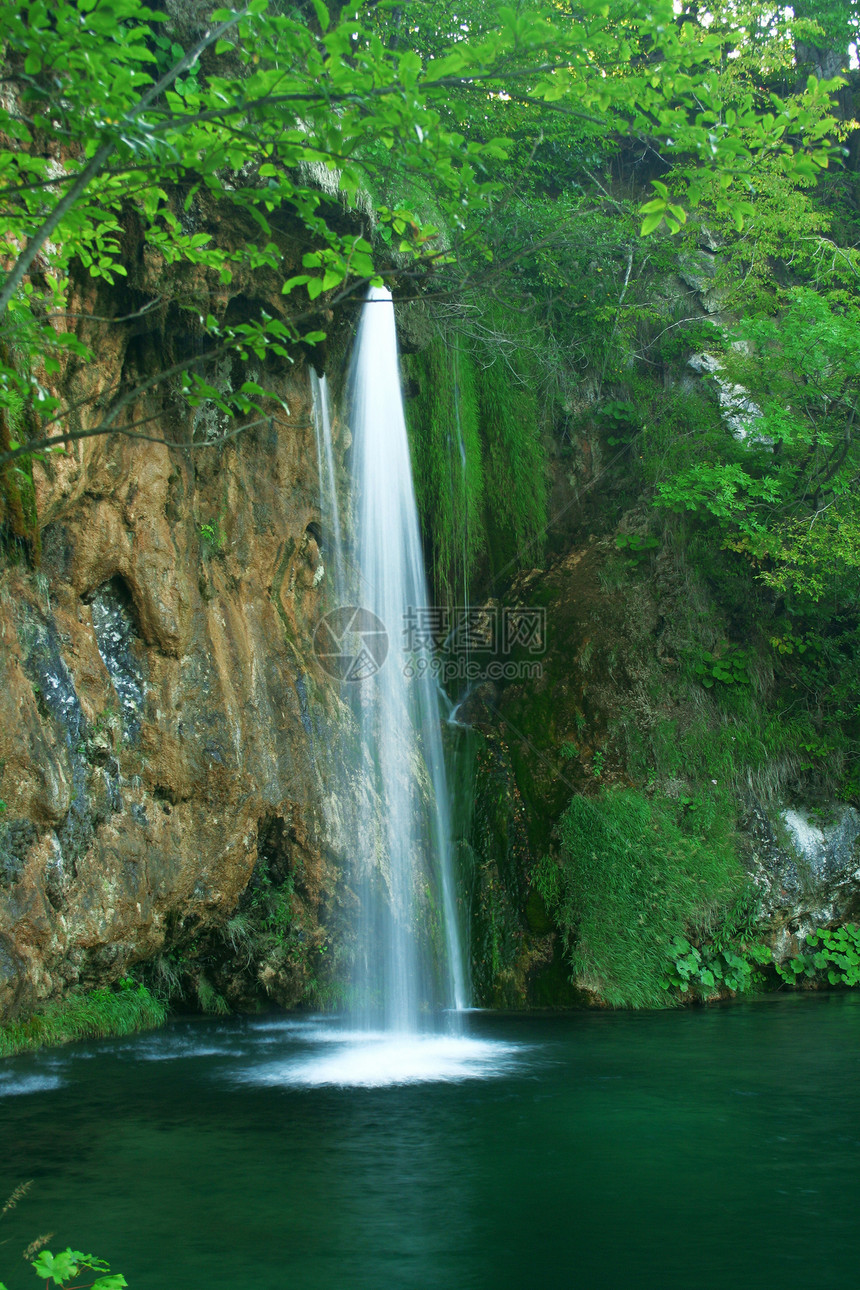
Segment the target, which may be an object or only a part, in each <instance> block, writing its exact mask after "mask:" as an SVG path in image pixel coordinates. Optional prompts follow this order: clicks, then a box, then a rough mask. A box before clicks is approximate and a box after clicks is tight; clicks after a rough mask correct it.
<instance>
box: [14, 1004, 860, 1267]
mask: <svg viewBox="0 0 860 1290" xmlns="http://www.w3.org/2000/svg"><path fill="white" fill-rule="evenodd" d="M347 1039H348V1037H347V1036H345V1035H344V1034H343V1033H341V1032H338V1031H337V1030H336V1029H335V1028H334V1026H333V1023H332V1022H331V1021H330V1020H323V1019H321V1020H319V1021H314V1020H312V1019H311V1020H308V1019H303V1020H296V1019H294V1018H278V1017H271V1016H270V1017H267V1018H258V1019H247V1018H244V1019H243V1018H240V1019H235V1020H234V1019H228V1020H226V1021H225V1020H220V1019H219V1020H196V1019H194V1020H187V1021H179V1022H176V1023H174V1024H172V1025H170V1026H169V1027H168V1028H166V1029H165V1030H163V1031H160V1032H157V1033H155V1034H149V1035H144V1036H141V1037H138V1038H136V1039H132V1040H129V1039H126V1040H113V1041H100V1042H95V1043H83V1044H78V1045H73V1046H71V1047H69V1048H67V1049H62V1050H54V1051H53V1052H51V1053H43V1054H39V1055H36V1056H30V1057H21V1058H14V1059H11V1060H8V1061H6V1062H5V1063H3V1064H2V1065H0V1147H2V1153H0V1160H2V1166H0V1189H2V1187H5V1189H6V1190H5V1191H4V1193H3V1195H4V1196H5V1195H7V1194H8V1193H9V1192H11V1190H12V1188H13V1187H14V1186H15V1185H16V1184H17V1183H19V1182H21V1181H23V1180H25V1179H28V1178H32V1179H34V1186H33V1188H32V1190H31V1191H30V1193H29V1195H28V1196H26V1197H25V1199H24V1200H22V1201H21V1203H20V1204H19V1205H18V1207H17V1208H16V1209H15V1210H14V1211H12V1212H11V1213H10V1214H7V1215H6V1217H5V1218H4V1219H3V1221H2V1230H0V1240H2V1241H3V1242H4V1243H3V1244H2V1245H0V1280H3V1281H5V1282H6V1284H7V1285H8V1286H9V1290H19V1288H20V1287H29V1288H30V1290H34V1287H35V1286H36V1278H35V1277H34V1276H33V1274H32V1272H31V1271H30V1270H29V1269H27V1268H26V1267H25V1265H24V1264H23V1263H22V1262H21V1261H20V1258H19V1252H20V1250H21V1249H22V1248H23V1247H24V1246H25V1245H26V1244H27V1243H28V1242H29V1241H30V1240H32V1238H33V1237H34V1236H36V1235H37V1234H39V1233H42V1232H49V1231H53V1232H54V1233H55V1234H56V1235H55V1237H54V1239H53V1240H52V1242H51V1248H53V1249H54V1250H55V1251H56V1250H57V1249H59V1248H64V1247H65V1246H66V1245H69V1244H71V1245H72V1246H74V1247H76V1248H78V1249H83V1250H92V1251H93V1252H94V1253H95V1254H99V1255H101V1256H102V1257H104V1258H106V1259H107V1260H108V1261H109V1262H110V1264H111V1267H112V1268H113V1269H114V1270H115V1271H121V1272H123V1273H124V1274H125V1276H126V1277H127V1279H128V1282H129V1285H130V1287H131V1290H227V1287H230V1290H413V1288H414V1290H472V1288H474V1290H538V1288H540V1290H543V1288H544V1287H548V1288H550V1290H554V1288H555V1287H558V1288H559V1290H562V1288H564V1290H604V1288H605V1290H640V1288H641V1290H771V1288H772V1290H777V1288H778V1290H795V1287H796V1288H797V1290H800V1287H804V1288H806V1287H809V1286H813V1287H815V1290H830V1288H831V1287H832V1288H833V1290H836V1287H839V1290H845V1288H846V1287H853V1286H856V1285H857V1284H858V1281H857V1267H858V1256H860V1237H858V1228H860V1149H859V1148H860V1078H858V1076H860V995H856V994H833V995H827V996H816V997H809V996H806V997H804V996H794V997H788V998H780V999H776V1000H764V1001H762V1002H759V1003H750V1004H735V1005H732V1006H729V1007H725V1008H717V1009H709V1010H696V1011H677V1012H665V1013H577V1014H568V1015H563V1016H540V1017H536V1016H514V1017H501V1016H493V1015H490V1014H473V1015H470V1016H469V1017H468V1018H467V1023H466V1033H465V1035H464V1037H463V1038H462V1039H460V1040H456V1039H451V1040H445V1041H439V1042H435V1043H434V1042H430V1041H427V1042H425V1043H424V1044H418V1045H412V1046H407V1047H406V1048H405V1049H404V1048H402V1047H401V1046H394V1047H390V1046H388V1045H387V1044H386V1043H385V1042H383V1041H381V1040H380V1041H376V1040H372V1039H371V1040H369V1041H367V1042H365V1043H363V1044H362V1045H359V1046H352V1045H350V1044H349V1043H347ZM386 1081H387V1082H386Z"/></svg>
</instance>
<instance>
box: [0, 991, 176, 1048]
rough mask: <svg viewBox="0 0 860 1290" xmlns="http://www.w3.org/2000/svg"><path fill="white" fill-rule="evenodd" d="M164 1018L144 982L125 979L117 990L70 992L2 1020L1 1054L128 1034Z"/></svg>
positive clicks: (163, 1011) (163, 1008)
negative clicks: (18, 1018) (28, 1012)
mask: <svg viewBox="0 0 860 1290" xmlns="http://www.w3.org/2000/svg"><path fill="white" fill-rule="evenodd" d="M166 1020H167V1008H166V1006H165V1005H164V1004H163V1003H162V1002H161V1001H160V1000H158V999H156V998H155V997H154V995H152V994H151V993H150V992H149V990H148V989H147V988H146V986H145V985H139V984H138V983H137V982H135V981H132V980H131V979H130V978H125V980H123V981H122V982H121V983H120V987H119V989H117V990H108V989H98V990H91V991H89V993H88V994H73V995H69V996H67V997H66V998H65V999H63V1000H61V1001H58V1002H56V1003H49V1004H47V1005H46V1006H45V1007H44V1008H43V1009H42V1011H40V1012H37V1013H34V1014H33V1015H32V1016H30V1017H28V1018H27V1019H26V1020H25V1021H7V1022H5V1023H4V1024H3V1025H2V1026H0V1057H11V1056H12V1055H13V1054H14V1053H21V1052H26V1051H27V1050H29V1049H34V1048H50V1047H53V1046H54V1045H57V1044H67V1043H69V1042H71V1041H72V1040H74V1039H94V1038H101V1037H104V1036H107V1035H130V1034H134V1033H135V1031H138V1030H152V1029H154V1028H156V1027H157V1026H162V1025H164V1022H165V1021H166Z"/></svg>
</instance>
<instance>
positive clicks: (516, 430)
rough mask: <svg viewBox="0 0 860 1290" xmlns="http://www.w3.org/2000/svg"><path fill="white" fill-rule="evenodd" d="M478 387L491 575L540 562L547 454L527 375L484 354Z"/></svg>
mask: <svg viewBox="0 0 860 1290" xmlns="http://www.w3.org/2000/svg"><path fill="white" fill-rule="evenodd" d="M483 357H484V362H483V363H479V364H478V371H477V388H478V407H479V411H480V425H481V437H482V441H483V445H484V454H485V463H486V464H485V472H484V473H485V494H486V505H487V520H486V523H487V534H488V538H489V543H490V551H491V555H492V562H493V569H492V572H493V573H494V574H499V573H501V572H503V571H505V570H507V571H510V570H511V569H519V568H525V567H528V566H530V565H535V564H538V563H539V562H540V558H541V555H542V553H543V548H544V536H545V529H546V523H547V510H546V499H547V488H546V469H547V467H546V453H545V449H544V446H543V441H542V438H541V432H540V419H539V415H538V405H537V399H536V397H535V393H534V385H533V383H532V381H531V380H530V379H529V373H528V372H527V371H525V370H523V369H522V368H519V367H517V366H515V365H514V361H513V360H512V359H510V358H509V357H506V356H504V357H503V356H502V355H500V354H495V355H494V354H492V353H489V354H485V355H484V356H483Z"/></svg>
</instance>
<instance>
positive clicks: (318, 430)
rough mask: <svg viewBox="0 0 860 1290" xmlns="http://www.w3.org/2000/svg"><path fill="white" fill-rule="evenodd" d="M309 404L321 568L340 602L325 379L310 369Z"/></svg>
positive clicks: (341, 572) (340, 561)
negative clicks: (317, 482) (322, 551)
mask: <svg viewBox="0 0 860 1290" xmlns="http://www.w3.org/2000/svg"><path fill="white" fill-rule="evenodd" d="M311 405H312V409H313V422H314V434H315V436H316V442H317V464H318V467H319V479H320V519H321V521H322V530H323V544H324V549H325V555H326V559H325V565H326V569H327V572H328V573H329V583H330V585H331V586H333V588H334V591H335V594H336V596H337V597H338V599H343V594H344V591H345V584H346V577H345V564H344V556H343V538H342V536H341V522H340V499H339V497H338V488H337V475H336V474H335V468H334V445H333V443H332V432H331V404H330V402H329V394H328V382H327V381H326V378H325V376H317V374H316V372H315V371H314V369H313V368H311Z"/></svg>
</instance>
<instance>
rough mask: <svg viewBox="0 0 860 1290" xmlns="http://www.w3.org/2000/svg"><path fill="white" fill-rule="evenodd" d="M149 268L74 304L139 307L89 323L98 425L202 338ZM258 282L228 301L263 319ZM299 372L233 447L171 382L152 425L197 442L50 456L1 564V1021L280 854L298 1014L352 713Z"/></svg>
mask: <svg viewBox="0 0 860 1290" xmlns="http://www.w3.org/2000/svg"><path fill="white" fill-rule="evenodd" d="M220 235H221V236H222V237H223V236H224V230H223V229H222V230H220ZM129 262H130V265H131V266H132V273H131V276H130V280H129V281H130V286H129V288H128V289H127V290H126V291H125V293H124V295H123V297H122V298H117V297H116V295H109V293H106V291H105V289H104V288H102V290H100V291H99V292H97V291H96V289H95V288H94V287H91V286H86V287H83V288H82V289H81V290H80V292H79V293H78V299H77V302H76V312H78V313H80V314H88V315H98V316H99V317H104V316H105V315H107V316H113V317H119V316H120V315H124V314H128V313H138V317H137V318H135V319H134V320H133V321H130V322H125V323H123V322H121V321H120V322H117V323H115V324H113V325H110V326H102V327H101V331H99V327H100V324H99V323H98V322H97V321H93V320H92V319H90V320H89V321H86V322H84V323H81V324H79V325H80V326H81V327H85V328H87V329H89V334H88V339H89V340H90V341H92V340H93V336H94V334H98V336H99V340H98V344H97V352H98V353H99V356H100V359H99V363H98V364H97V365H96V366H93V367H90V368H86V369H82V370H72V369H69V370H67V371H66V372H65V373H63V374H62V378H61V384H62V389H63V393H64V394H65V396H66V397H67V398H69V399H70V400H71V401H73V402H76V403H78V404H80V405H81V406H82V407H83V409H84V411H83V414H82V416H81V420H80V422H79V424H80V425H81V426H82V427H83V428H86V425H87V412H88V409H93V408H96V409H97V408H98V401H99V397H100V393H101V392H109V391H111V390H113V389H116V388H128V387H129V386H130V385H133V384H134V382H137V383H138V384H140V383H141V382H142V381H143V380H144V379H145V377H146V375H147V373H148V372H151V371H152V370H158V367H159V366H160V367H162V368H163V367H164V366H167V365H169V363H170V362H171V361H175V359H176V357H177V355H179V356H180V357H181V355H182V354H183V353H187V352H189V349H190V348H193V344H194V334H193V315H188V314H185V313H181V312H180V311H178V310H177V309H176V308H175V306H174V305H173V304H172V303H171V301H170V296H171V288H170V286H169V282H168V283H167V285H166V284H165V277H164V275H163V266H158V265H153V264H149V263H147V261H146V258H145V251H144V249H143V248H142V247H134V246H132V247H131V248H130V253H129ZM205 285H206V284H203V286H205ZM264 285H265V284H264ZM201 289H202V288H201ZM207 289H208V288H207ZM183 290H184V293H185V296H186V298H187V296H188V291H189V284H188V283H185V284H184V286H183ZM249 290H250V286H249V284H247V283H244V284H243V283H241V282H239V283H236V284H234V286H233V287H232V288H231V289H227V288H221V289H220V296H219V297H216V298H214V299H213V298H211V297H210V298H209V300H208V307H209V308H212V309H213V310H218V311H219V312H220V315H221V316H222V317H228V316H232V317H234V318H235V317H238V316H241V315H242V313H243V311H244V312H250V311H253V309H254V308H259V307H260V303H261V302H260V298H259V297H260V290H261V289H260V285H259V284H255V290H256V292H257V296H256V298H254V299H251V298H250V297H249V295H248V294H247V293H248V291H249ZM263 294H264V295H265V290H263ZM271 294H272V301H271V302H270V303H271V307H273V308H279V307H280V305H279V300H278V297H277V295H276V294H275V292H274V290H273V292H272V293H271ZM142 301H150V302H155V303H154V307H152V308H151V309H148V310H147V311H145V312H144V313H143V314H140V306H141V302H142ZM129 305H131V308H129ZM295 359H296V361H295V363H294V364H292V365H291V364H289V363H287V362H284V364H283V369H282V370H280V371H267V372H266V374H265V379H266V384H267V386H269V387H270V388H273V389H274V392H275V393H276V394H277V395H278V396H279V397H280V398H281V400H282V401H283V405H284V407H286V408H288V409H289V411H288V412H286V411H284V410H283V408H281V409H278V411H277V415H273V417H272V419H271V420H268V421H265V422H264V423H262V424H260V425H257V426H256V427H255V428H253V429H250V430H248V431H246V432H245V433H243V434H241V435H239V436H237V437H235V438H230V437H229V433H227V434H226V437H225V431H228V429H229V428H228V427H226V426H222V425H220V424H219V416H220V414H219V412H218V409H217V408H216V407H215V406H214V405H213V406H208V407H207V406H206V405H203V406H201V407H199V408H197V409H196V410H194V411H192V412H182V411H181V410H180V408H181V405H180V402H179V400H178V399H175V398H172V397H171V389H170V387H167V388H165V387H163V386H162V387H161V388H160V389H159V390H157V391H150V392H146V391H144V392H143V393H142V394H141V395H140V399H139V408H138V409H137V413H138V417H139V419H140V420H143V419H144V418H146V423H145V425H144V430H145V432H146V433H147V434H150V435H152V436H153V437H154V438H156V439H158V438H163V439H165V440H167V441H169V442H171V443H186V442H189V441H192V440H193V441H194V442H195V447H194V448H181V447H170V446H167V444H165V443H156V442H150V441H147V440H144V439H134V438H128V437H120V436H111V437H108V438H102V437H98V438H92V439H83V440H79V441H77V442H75V443H74V444H72V445H70V446H69V448H68V450H67V451H66V452H65V453H63V454H60V455H54V456H51V457H50V458H49V459H47V460H46V461H43V462H41V463H37V464H36V465H35V467H34V474H33V483H34V486H35V494H36V506H37V511H38V515H39V517H40V524H41V545H42V554H41V563H40V564H39V565H37V563H36V561H31V560H28V559H27V558H25V552H24V550H23V546H22V544H21V543H20V542H17V541H16V540H14V539H13V538H12V537H11V535H10V532H9V530H8V529H7V531H6V533H7V539H8V541H7V543H6V549H5V552H4V554H3V557H2V561H0V640H2V651H0V669H2V679H0V775H1V776H2V778H0V799H2V803H3V810H2V812H0V1016H14V1015H18V1014H21V1013H26V1012H27V1011H29V1010H30V1009H32V1008H33V1006H34V1005H36V1004H38V1003H39V1002H40V1001H43V1000H46V999H49V998H53V997H56V996H58V995H60V994H61V993H62V992H63V990H64V989H65V988H66V987H68V986H69V985H70V984H73V983H77V982H80V983H81V984H84V985H86V984H94V983H107V982H110V981H112V980H115V979H116V978H118V977H120V976H121V975H122V974H124V973H125V972H126V971H127V970H128V969H129V968H130V967H131V966H132V965H133V964H135V963H139V962H141V961H143V960H151V959H152V958H153V957H154V956H156V955H159V954H162V955H168V956H171V955H172V956H173V957H174V958H176V957H178V956H181V954H182V952H183V947H187V946H189V945H198V946H199V945H200V944H201V943H203V942H204V941H205V938H206V936H207V934H208V932H209V931H210V930H211V929H212V928H213V927H216V926H221V925H223V923H224V920H225V918H226V916H227V915H228V914H229V913H230V912H231V911H233V910H234V909H235V908H236V906H237V903H238V902H239V900H240V897H241V896H242V893H243V892H244V891H246V889H247V888H248V884H249V881H250V879H251V876H252V874H253V873H254V871H255V866H256V867H258V869H259V866H260V864H261V862H262V865H263V868H264V871H265V873H266V874H268V873H269V872H272V873H275V872H277V874H278V876H279V879H280V880H284V879H285V878H287V876H289V878H290V888H291V896H290V901H291V904H290V914H291V918H292V922H293V926H294V927H295V928H298V929H300V935H299V936H298V938H297V939H296V938H295V937H294V943H293V953H292V954H291V955H290V956H289V957H288V958H287V959H284V958H283V956H282V959H281V960H279V961H278V962H277V963H272V962H269V963H268V964H267V963H265V962H264V963H257V964H255V965H253V968H252V972H251V974H252V976H253V975H254V974H255V973H256V975H257V978H258V984H260V983H262V985H263V986H264V987H265V988H266V989H267V990H268V991H269V993H271V994H272V995H273V997H275V998H278V999H279V1000H280V1001H282V1002H284V1003H288V1004H289V1003H294V1002H295V1001H296V1000H297V999H299V998H300V997H301V996H302V995H303V993H304V992H305V990H306V988H307V984H308V979H309V975H310V974H311V973H312V971H313V967H312V961H313V956H314V953H315V951H316V950H317V949H319V948H320V947H321V946H323V945H324V944H325V931H324V926H323V925H324V923H325V921H326V918H327V911H328V910H329V908H330V906H331V903H332V901H333V899H334V892H335V885H336V875H335V868H334V866H333V864H332V861H331V858H330V855H329V854H327V852H326V850H325V847H324V845H323V842H322V832H321V825H320V821H321V813H322V811H323V802H324V798H325V794H326V791H327V790H326V785H325V771H324V766H323V762H322V761H321V760H320V757H319V755H318V754H319V750H320V749H326V748H330V747H331V746H332V745H333V744H334V743H336V741H337V738H338V730H339V729H340V726H341V725H342V722H341V712H342V710H341V708H340V705H339V702H338V700H337V698H336V697H335V695H334V693H333V692H332V690H331V689H330V688H329V685H328V684H327V681H326V677H325V674H324V673H323V672H322V671H321V670H320V669H319V667H318V665H317V664H316V663H315V661H314V658H313V651H312V630H313V624H314V621H315V618H316V617H317V616H318V612H319V604H320V597H321V595H322V594H323V592H324V590H325V580H326V569H325V555H324V552H322V551H321V544H322V543H324V537H323V535H322V532H321V528H320V515H319V503H318V491H319V490H318V482H317V463H316V449H315V441H314V432H313V424H312V412H311V406H310V387H309V378H308V370H307V366H306V361H305V358H304V356H303V355H302V353H301V352H300V351H297V352H296V354H295ZM237 375H239V379H246V374H236V373H232V372H222V371H219V370H217V369H213V371H212V372H210V373H208V378H209V379H210V380H212V382H213V383H217V382H218V381H222V382H223V381H229V380H231V379H234V378H235V377H236V376H237ZM328 834H329V843H330V844H331V828H330V827H329V830H328ZM267 881H268V878H267ZM226 988H227V989H228V992H229V989H230V985H229V982H228V983H227V986H226ZM235 988H237V989H238V988H239V987H235ZM242 988H245V987H242Z"/></svg>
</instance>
